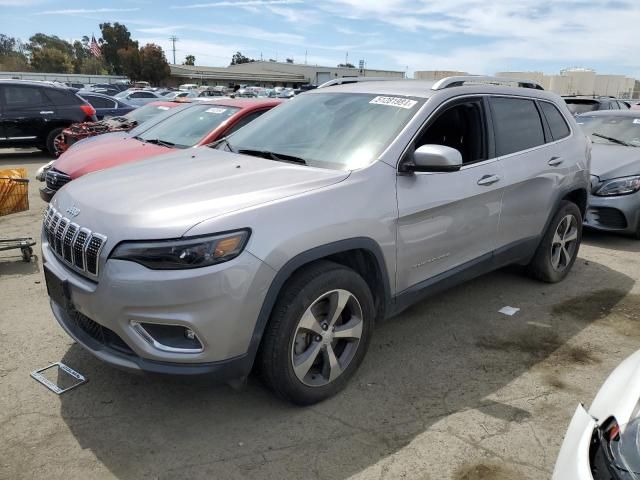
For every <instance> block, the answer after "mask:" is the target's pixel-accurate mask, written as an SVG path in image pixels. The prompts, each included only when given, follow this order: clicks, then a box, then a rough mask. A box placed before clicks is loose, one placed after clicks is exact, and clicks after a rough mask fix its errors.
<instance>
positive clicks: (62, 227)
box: [53, 217, 69, 255]
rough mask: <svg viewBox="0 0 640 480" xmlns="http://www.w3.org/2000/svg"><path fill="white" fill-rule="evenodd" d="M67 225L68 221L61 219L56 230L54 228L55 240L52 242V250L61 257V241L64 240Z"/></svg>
mask: <svg viewBox="0 0 640 480" xmlns="http://www.w3.org/2000/svg"><path fill="white" fill-rule="evenodd" d="M68 225H69V220H68V219H66V218H64V217H62V219H61V220H60V222H59V223H58V228H56V233H55V238H54V239H53V242H54V244H55V246H54V250H55V251H56V252H57V253H58V254H59V255H62V239H63V238H64V233H65V231H66V230H67V226H68Z"/></svg>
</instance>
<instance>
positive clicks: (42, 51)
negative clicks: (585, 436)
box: [31, 47, 73, 73]
mask: <svg viewBox="0 0 640 480" xmlns="http://www.w3.org/2000/svg"><path fill="white" fill-rule="evenodd" d="M31 66H32V67H33V69H34V70H35V71H36V72H51V73H73V58H72V57H71V55H69V54H68V53H67V52H65V51H63V50H58V49H57V48H53V47H44V48H39V49H37V50H32V51H31Z"/></svg>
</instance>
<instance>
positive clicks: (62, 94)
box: [44, 88, 82, 105]
mask: <svg viewBox="0 0 640 480" xmlns="http://www.w3.org/2000/svg"><path fill="white" fill-rule="evenodd" d="M44 93H45V95H46V96H47V97H48V98H49V100H51V103H53V104H54V105H80V104H81V103H82V99H81V98H78V96H77V95H76V94H75V93H73V92H71V91H69V90H63V89H61V88H47V89H45V90H44Z"/></svg>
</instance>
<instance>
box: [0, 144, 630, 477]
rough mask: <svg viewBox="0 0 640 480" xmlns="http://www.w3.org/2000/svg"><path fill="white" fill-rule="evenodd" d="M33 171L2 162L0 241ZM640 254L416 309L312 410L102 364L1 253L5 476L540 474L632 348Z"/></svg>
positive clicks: (619, 249) (2, 155)
mask: <svg viewBox="0 0 640 480" xmlns="http://www.w3.org/2000/svg"><path fill="white" fill-rule="evenodd" d="M46 161H48V159H47V158H46V157H45V156H44V155H43V154H42V153H40V152H33V151H30V150H3V151H1V152H0V169H2V168H8V167H26V168H27V169H28V170H29V175H30V178H31V179H32V181H31V183H30V202H31V209H30V210H29V211H28V212H24V213H19V214H14V215H11V216H7V217H2V218H0V237H11V236H24V235H31V236H33V237H36V238H37V237H38V236H39V228H40V221H41V213H42V211H43V208H44V206H45V204H44V202H42V201H41V200H40V198H39V197H38V192H37V190H38V186H39V182H37V181H35V180H34V176H35V171H36V169H37V168H38V167H39V166H40V165H42V164H44V163H45V162H46ZM36 251H38V248H36ZM639 252H640V241H634V240H632V239H627V238H622V237H616V236H608V235H602V234H595V233H589V234H587V235H586V236H585V239H584V242H583V246H582V248H581V250H580V258H579V259H578V261H577V262H576V265H575V268H574V270H573V272H572V274H571V275H570V276H569V277H568V279H567V280H566V281H564V282H563V283H561V284H558V285H545V284H541V283H537V282H535V281H533V280H530V279H528V278H526V277H524V276H522V275H521V274H520V272H519V271H517V270H515V269H506V270H502V271H499V272H495V273H493V274H490V275H487V276H484V277H482V278H479V279H477V280H475V281H472V282H470V283H467V284H464V285H461V286H458V287H456V288H453V289H451V290H448V291H447V292H444V293H442V294H440V295H438V296H436V297H434V298H431V299H429V300H427V301H425V302H423V303H420V304H418V305H416V306H414V307H413V308H411V309H410V310H408V311H407V312H405V313H404V314H402V315H400V316H398V317H396V318H394V319H392V320H389V321H386V322H384V323H382V324H380V325H378V326H377V329H376V333H375V335H374V340H373V342H372V346H371V350H370V351H369V354H368V356H367V359H366V360H365V362H364V364H363V366H362V368H361V370H360V372H359V373H358V374H357V375H356V377H355V378H354V380H353V381H352V383H351V385H350V386H349V387H348V388H347V389H346V390H345V391H344V392H343V393H342V394H340V395H338V396H337V397H336V398H333V399H331V400H328V401H326V402H324V403H322V404H320V405H316V406H314V407H309V408H297V407H293V406H290V405H288V404H285V403H283V402H281V401H279V400H277V399H276V398H274V397H273V396H272V395H271V394H270V393H269V392H267V391H266V390H265V389H264V388H263V387H262V385H261V384H260V382H259V381H258V380H256V379H250V380H249V384H248V385H247V387H246V388H244V389H243V390H240V391H238V390H234V389H231V388H230V387H227V386H214V385H212V384H211V382H210V381H208V380H206V379H198V380H193V379H190V380H185V379H181V378H168V377H148V376H133V375H130V374H127V373H123V372H120V371H118V370H115V369H113V368H110V367H108V366H106V365H104V364H101V363H100V362H98V361H97V360H95V359H94V358H93V357H92V356H91V355H89V354H88V353H86V352H85V351H84V350H83V349H82V348H81V347H80V346H78V345H77V344H74V342H73V341H72V340H71V339H70V338H69V337H67V336H66V334H65V333H64V332H63V331H62V329H61V328H60V327H59V326H58V325H57V324H56V322H55V319H54V318H53V315H52V314H51V312H50V309H49V305H48V301H47V294H46V287H45V285H44V278H43V274H42V265H41V260H40V259H39V258H34V261H33V262H32V263H29V264H27V263H23V262H22V261H21V259H20V257H19V251H13V252H0V478H7V479H9V478H10V479H20V478H50V479H56V478H61V479H62V478H64V479H76V478H77V479H86V478H114V477H115V478H122V479H137V478H167V479H169V478H171V479H173V478H220V479H236V478H265V479H274V478H282V479H285V478H294V479H302V478H305V479H306V478H322V479H323V478H331V479H343V478H357V479H373V478H375V479H379V478H389V479H398V478H402V479H456V480H462V479H466V480H474V479H475V480H477V479H515V478H530V479H543V478H549V476H550V474H551V472H552V470H553V465H554V462H555V459H556V456H557V453H558V450H559V447H560V444H561V442H562V438H563V435H564V432H565V430H566V428H567V426H568V424H569V420H570V419H571V416H572V415H573V412H574V410H575V408H576V405H577V404H578V402H580V401H583V402H585V403H586V404H587V405H588V404H589V402H591V400H592V399H593V396H594V395H595V393H596V392H597V390H598V388H599V386H600V385H601V384H602V382H603V381H604V379H605V378H606V377H607V376H608V375H609V373H610V372H611V370H612V369H613V368H615V366H616V365H617V364H618V363H620V362H621V361H622V360H623V359H624V358H625V357H627V356H628V355H629V354H631V353H632V352H633V351H635V350H636V349H638V345H639V341H640V332H639V330H638V323H639V322H640V313H639V312H640V308H639V307H640V288H639V287H638V286H637V284H636V281H637V280H638V279H639V278H640V255H639V254H638V253H639ZM505 305H510V306H514V307H519V308H521V311H520V312H519V313H518V314H516V315H515V316H513V317H508V316H504V315H502V314H499V313H498V310H499V309H500V308H502V307H503V306H505ZM55 361H62V362H64V363H65V364H67V365H69V366H70V367H72V368H74V369H76V370H78V371H80V372H81V373H83V374H84V375H85V376H87V377H88V379H89V382H88V383H87V384H85V385H82V386H80V387H79V388H77V389H76V390H73V391H70V392H68V393H66V394H63V395H62V396H56V395H55V394H53V393H51V392H50V391H48V390H47V389H46V388H44V387H43V386H42V385H40V384H38V383H36V382H35V381H34V380H33V379H31V378H30V377H29V373H30V372H31V371H32V370H34V369H37V368H41V367H43V366H46V365H48V364H49V363H50V362H55Z"/></svg>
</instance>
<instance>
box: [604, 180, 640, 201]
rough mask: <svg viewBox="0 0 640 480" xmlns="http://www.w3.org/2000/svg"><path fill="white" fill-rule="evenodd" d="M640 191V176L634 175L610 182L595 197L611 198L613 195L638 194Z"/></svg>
mask: <svg viewBox="0 0 640 480" xmlns="http://www.w3.org/2000/svg"><path fill="white" fill-rule="evenodd" d="M638 190H640V175H634V176H632V177H621V178H614V179H613V180H608V181H606V182H605V183H604V185H602V186H601V187H600V188H599V189H598V190H596V191H595V193H594V195H597V196H599V197H610V196H613V195H629V194H631V193H636V192H637V191H638Z"/></svg>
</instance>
